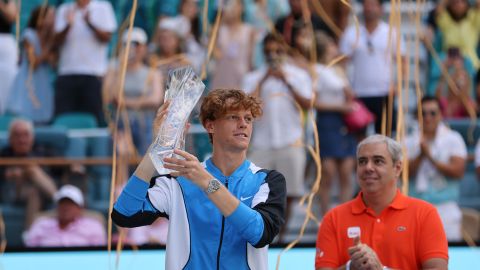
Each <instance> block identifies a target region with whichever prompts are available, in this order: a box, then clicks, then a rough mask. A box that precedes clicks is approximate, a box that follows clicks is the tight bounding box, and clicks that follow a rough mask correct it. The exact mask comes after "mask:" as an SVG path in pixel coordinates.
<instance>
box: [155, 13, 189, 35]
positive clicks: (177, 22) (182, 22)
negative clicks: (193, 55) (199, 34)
mask: <svg viewBox="0 0 480 270" xmlns="http://www.w3.org/2000/svg"><path fill="white" fill-rule="evenodd" d="M158 28H159V29H160V30H168V31H172V32H174V33H175V34H177V35H178V36H179V37H181V38H185V37H186V35H187V34H188V33H189V32H190V23H189V22H188V20H187V19H186V18H185V17H183V16H177V17H168V18H163V19H161V20H160V21H159V22H158Z"/></svg>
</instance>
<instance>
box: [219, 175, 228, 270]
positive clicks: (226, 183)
mask: <svg viewBox="0 0 480 270" xmlns="http://www.w3.org/2000/svg"><path fill="white" fill-rule="evenodd" d="M225 187H226V188H227V190H228V178H226V179H225ZM224 229H225V216H223V214H222V231H221V232H220V244H219V245H218V252H217V270H220V251H221V250H222V242H223V231H224Z"/></svg>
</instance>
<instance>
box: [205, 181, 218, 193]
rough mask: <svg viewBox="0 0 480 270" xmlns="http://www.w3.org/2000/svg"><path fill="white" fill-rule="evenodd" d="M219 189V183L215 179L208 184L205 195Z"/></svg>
mask: <svg viewBox="0 0 480 270" xmlns="http://www.w3.org/2000/svg"><path fill="white" fill-rule="evenodd" d="M219 188H220V181H218V180H217V179H212V180H210V182H209V183H208V188H207V193H208V194H210V193H212V192H215V191H217V190H218V189H219Z"/></svg>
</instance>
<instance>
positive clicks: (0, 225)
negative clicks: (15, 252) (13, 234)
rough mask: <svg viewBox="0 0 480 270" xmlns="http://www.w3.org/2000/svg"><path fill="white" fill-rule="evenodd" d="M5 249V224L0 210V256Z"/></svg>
mask: <svg viewBox="0 0 480 270" xmlns="http://www.w3.org/2000/svg"><path fill="white" fill-rule="evenodd" d="M6 248H7V235H6V233H5V222H4V221H3V213H2V209H0V255H1V254H3V253H4V252H5V249H6Z"/></svg>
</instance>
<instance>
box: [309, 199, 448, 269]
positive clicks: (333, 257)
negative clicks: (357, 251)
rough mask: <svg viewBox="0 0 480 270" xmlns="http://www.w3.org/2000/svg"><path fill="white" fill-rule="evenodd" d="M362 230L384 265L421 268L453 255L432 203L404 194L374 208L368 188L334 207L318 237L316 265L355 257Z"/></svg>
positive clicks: (341, 262)
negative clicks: (366, 193) (369, 204)
mask: <svg viewBox="0 0 480 270" xmlns="http://www.w3.org/2000/svg"><path fill="white" fill-rule="evenodd" d="M358 228H359V229H360V234H361V236H360V241H361V242H362V243H365V244H367V245H368V246H369V247H371V248H372V249H373V250H375V252H376V253H377V255H378V258H379V259H380V261H381V262H382V264H383V265H385V266H388V267H390V268H395V269H404V270H406V269H421V265H422V263H423V262H425V261H427V260H429V259H432V258H443V259H447V260H448V242H447V237H446V236H445V232H444V230H443V225H442V222H441V220H440V217H439V215H438V213H437V210H436V209H435V207H434V206H432V205H431V204H429V203H427V202H425V201H422V200H419V199H415V198H410V197H407V196H405V195H403V194H402V193H401V192H400V191H399V190H397V194H396V196H395V199H394V200H393V202H392V203H391V204H390V205H389V206H388V207H387V208H386V209H385V210H383V211H382V213H381V214H380V215H378V216H377V215H376V214H375V212H374V211H373V210H372V209H370V208H368V207H367V206H366V205H365V204H364V202H363V200H362V193H361V192H360V194H359V195H358V196H357V197H356V198H355V199H354V200H352V201H349V202H347V203H345V204H342V205H340V206H338V207H336V208H334V209H332V210H331V211H329V212H328V213H327V214H326V215H325V217H324V218H323V221H322V224H321V225H320V230H319V231H318V237H317V252H316V256H315V268H320V267H332V268H337V267H340V266H342V265H345V264H346V263H347V261H348V260H349V259H350V257H349V256H348V248H349V247H351V246H352V245H353V239H352V238H350V237H349V234H350V236H351V237H352V234H353V233H354V232H355V231H358Z"/></svg>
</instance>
